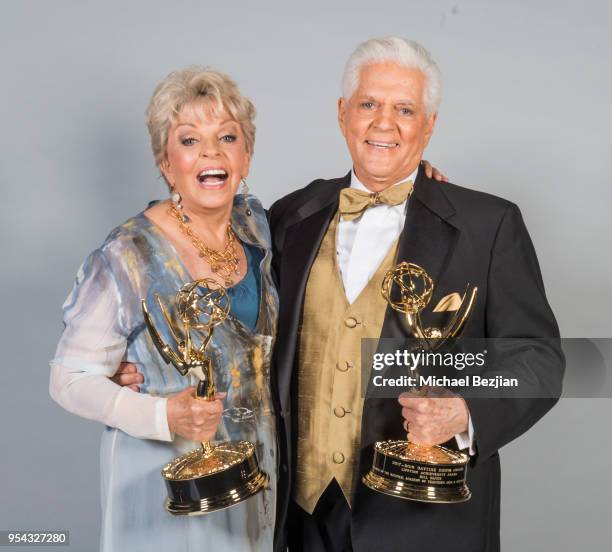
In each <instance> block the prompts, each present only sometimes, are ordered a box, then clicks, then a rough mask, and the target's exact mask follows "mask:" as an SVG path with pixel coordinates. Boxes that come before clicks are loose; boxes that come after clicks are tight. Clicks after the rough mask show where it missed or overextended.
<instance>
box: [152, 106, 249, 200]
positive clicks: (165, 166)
mask: <svg viewBox="0 0 612 552" xmlns="http://www.w3.org/2000/svg"><path fill="white" fill-rule="evenodd" d="M216 107H217V106H216V104H211V103H210V102H208V101H206V100H196V101H194V102H190V103H188V104H185V105H184V106H183V107H182V108H181V110H180V111H179V113H178V115H177V117H176V118H175V120H174V121H173V122H172V124H171V125H170V128H169V129H168V142H167V144H166V158H165V159H164V161H162V163H161V167H160V168H161V170H162V172H163V174H164V176H165V177H166V180H167V181H168V182H169V183H170V185H171V186H172V187H173V188H174V190H175V191H177V192H178V193H179V194H180V195H181V198H182V200H181V201H182V205H183V207H184V208H185V210H186V211H187V212H189V211H192V212H194V211H209V212H210V211H219V210H223V209H224V208H227V209H231V207H232V204H233V199H234V195H235V194H236V190H237V189H238V186H239V185H240V181H241V179H243V178H246V177H247V176H248V173H249V164H250V161H251V155H250V154H249V153H248V151H247V146H246V142H245V138H244V133H243V131H242V128H241V126H240V124H239V123H238V122H236V120H235V119H233V118H232V116H231V115H230V114H229V112H228V111H227V109H226V108H225V107H223V108H222V109H216Z"/></svg>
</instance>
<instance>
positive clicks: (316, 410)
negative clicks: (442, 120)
mask: <svg viewBox="0 0 612 552" xmlns="http://www.w3.org/2000/svg"><path fill="white" fill-rule="evenodd" d="M337 226H338V215H336V217H334V220H333V221H332V223H331V224H330V225H329V228H328V230H327V233H326V234H325V237H324V238H323V242H322V243H321V247H320V249H319V252H318V254H317V257H316V259H315V261H314V263H313V265H312V269H311V271H310V275H309V277H308V283H307V285H306V295H305V298H304V311H303V318H302V327H301V331H300V336H299V340H300V342H299V356H298V358H299V361H298V387H297V392H298V401H297V426H298V427H297V429H298V432H297V470H296V478H295V487H294V490H293V498H294V500H295V501H296V503H297V504H298V505H299V506H300V507H302V508H303V509H304V510H305V511H306V512H308V513H312V511H313V510H314V508H315V506H316V504H317V501H318V500H319V498H320V497H321V495H322V494H323V492H324V491H325V489H326V488H327V486H328V485H329V484H330V483H331V481H332V480H333V479H334V478H335V479H336V481H337V482H338V483H339V485H340V487H341V488H342V492H343V493H344V496H345V497H346V499H347V501H348V503H349V505H350V504H351V495H352V490H353V485H354V484H355V481H354V479H355V477H356V471H357V463H358V461H359V443H360V435H361V414H362V410H363V398H362V394H361V339H362V338H366V337H370V338H378V337H380V332H381V330H382V325H383V321H384V317H385V310H386V307H387V303H386V301H385V300H384V299H383V297H382V296H381V283H382V280H383V277H384V275H385V273H386V272H387V270H389V269H390V268H392V264H393V260H394V258H395V255H396V251H397V243H398V242H397V241H396V242H395V243H394V244H393V246H392V247H391V248H390V249H389V252H388V253H387V255H386V257H385V258H384V259H383V261H382V263H381V264H380V266H379V267H378V270H377V271H376V274H374V276H373V277H372V278H371V279H370V281H369V282H368V284H367V286H366V287H365V288H364V289H363V291H362V292H361V293H360V295H359V296H358V297H357V299H356V300H355V301H354V302H353V304H349V303H348V300H347V299H346V295H345V292H344V286H343V283H342V279H341V277H340V271H339V269H338V263H337V257H336V229H337Z"/></svg>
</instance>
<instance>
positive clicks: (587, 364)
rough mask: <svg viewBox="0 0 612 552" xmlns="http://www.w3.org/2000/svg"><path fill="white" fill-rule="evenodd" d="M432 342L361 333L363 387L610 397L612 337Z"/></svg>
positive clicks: (376, 392) (381, 391)
mask: <svg viewBox="0 0 612 552" xmlns="http://www.w3.org/2000/svg"><path fill="white" fill-rule="evenodd" d="M428 345H430V347H429V349H428V348H426V347H423V346H422V340H421V341H419V340H417V339H363V340H362V342H361V395H362V396H363V397H366V398H367V397H369V398H395V399H396V398H397V396H398V395H399V394H400V393H402V392H404V391H409V390H412V389H415V388H417V389H420V388H423V387H427V388H429V389H431V390H433V391H435V390H436V389H437V390H439V391H441V392H442V394H445V393H446V391H450V392H452V393H455V394H460V395H461V396H463V397H465V398H468V397H472V398H485V399H487V398H491V399H497V398H521V397H524V398H533V397H541V398H556V397H561V396H564V397H568V398H571V397H575V398H595V397H612V377H611V376H610V370H609V368H610V367H612V339H610V338H590V339H589V338H564V339H559V338H524V337H520V338H519V337H515V338H488V339H472V338H461V339H457V340H446V341H444V342H443V343H442V344H441V345H442V346H440V347H432V346H431V345H432V342H431V340H430V343H428ZM432 349H433V350H432ZM343 361H344V362H347V364H349V365H353V364H356V359H352V358H346V359H344V358H341V359H339V362H343Z"/></svg>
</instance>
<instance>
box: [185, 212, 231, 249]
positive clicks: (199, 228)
mask: <svg viewBox="0 0 612 552" xmlns="http://www.w3.org/2000/svg"><path fill="white" fill-rule="evenodd" d="M183 211H184V213H185V214H186V215H187V216H188V217H189V223H188V224H189V226H190V227H191V229H192V230H193V231H194V232H195V233H196V234H197V236H198V237H199V238H200V239H201V240H202V241H203V242H204V243H206V244H207V245H208V247H211V248H213V249H217V250H220V249H223V248H224V247H225V242H226V239H227V226H228V224H229V222H230V219H231V216H232V208H231V206H229V208H226V207H223V208H222V209H189V208H184V209H183Z"/></svg>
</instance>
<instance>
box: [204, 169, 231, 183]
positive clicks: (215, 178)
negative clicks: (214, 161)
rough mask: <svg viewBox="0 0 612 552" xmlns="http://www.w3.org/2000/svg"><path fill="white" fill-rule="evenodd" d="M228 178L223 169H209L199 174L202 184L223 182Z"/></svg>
mask: <svg viewBox="0 0 612 552" xmlns="http://www.w3.org/2000/svg"><path fill="white" fill-rule="evenodd" d="M226 179H227V173H226V172H225V171H224V170H223V169H207V170H204V171H202V172H201V173H199V174H198V181H199V182H200V184H222V183H223V182H225V180H226Z"/></svg>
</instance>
